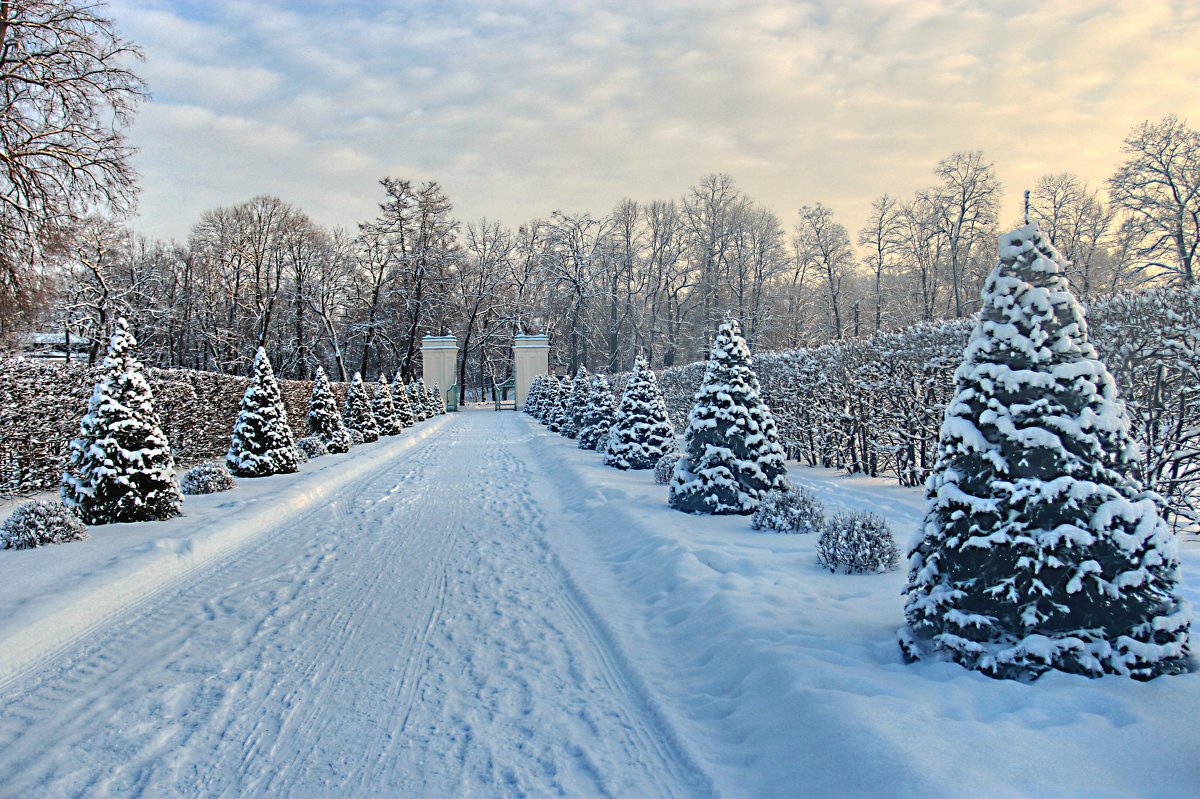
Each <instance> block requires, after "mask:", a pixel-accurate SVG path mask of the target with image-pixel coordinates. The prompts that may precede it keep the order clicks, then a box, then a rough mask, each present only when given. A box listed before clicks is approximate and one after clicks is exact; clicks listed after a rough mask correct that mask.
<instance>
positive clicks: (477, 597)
mask: <svg viewBox="0 0 1200 799" xmlns="http://www.w3.org/2000/svg"><path fill="white" fill-rule="evenodd" d="M792 476H793V479H794V480H795V481H797V482H799V483H801V484H803V485H807V486H809V487H811V488H813V489H814V490H816V491H817V492H818V493H820V494H821V495H822V496H823V498H824V499H825V501H826V506H827V509H831V510H833V509H838V508H839V507H846V508H873V509H875V510H877V511H879V512H881V513H882V514H883V515H884V516H886V517H887V518H888V519H889V520H890V521H891V522H892V523H893V525H894V527H895V529H896V530H897V533H898V534H899V537H900V538H901V541H902V543H907V542H908V539H909V538H910V537H911V535H912V533H913V531H914V530H915V527H916V523H917V519H918V518H919V515H920V512H921V497H920V492H919V491H915V490H911V489H901V488H898V487H897V486H895V485H894V484H889V483H888V482H886V481H881V480H870V479H866V478H847V477H843V476H839V475H836V474H834V473H831V472H822V471H816V470H800V469H794V470H793V474H792ZM665 491H666V489H665V487H663V486H657V485H654V483H653V480H652V478H651V477H650V475H649V473H647V472H637V473H620V472H616V471H614V470H612V469H608V468H605V467H604V466H602V465H601V464H600V457H599V456H598V455H596V454H594V453H587V452H581V451H579V450H577V449H575V448H574V442H569V441H566V440H565V439H562V438H561V437H559V436H558V435H556V434H553V433H548V432H546V431H545V430H544V428H542V427H540V426H539V425H536V424H535V423H533V422H531V421H529V420H528V419H527V418H525V417H524V416H521V415H517V414H513V413H493V412H491V411H468V412H463V413H458V414H454V415H451V416H448V417H441V418H439V419H437V420H434V421H431V422H426V423H423V424H421V425H418V427H417V428H416V432H415V433H413V432H408V433H406V435H405V436H403V437H400V438H397V439H391V440H387V441H384V442H381V443H378V444H372V445H366V446H361V447H357V448H355V450H354V451H353V452H351V453H349V454H347V455H333V456H327V457H325V458H320V459H318V460H316V461H314V462H312V463H310V464H308V465H306V466H305V467H304V468H303V471H302V472H301V473H300V474H298V475H288V476H278V477H272V478H265V479H261V480H243V481H240V485H239V487H238V489H237V490H235V491H233V492H229V493H226V494H218V495H213V496H209V497H189V498H188V499H187V500H186V502H185V505H184V510H185V516H184V517H183V518H180V519H175V520H172V521H169V522H163V523H155V524H143V525H117V526H112V527H109V528H95V529H93V531H92V535H93V537H92V538H91V539H90V540H89V541H86V542H82V543H77V544H68V545H62V546H57V547H48V548H44V549H41V550H36V551H32V552H0V707H3V708H4V712H3V714H0V796H4V797H8V796H11V797H27V796H74V795H88V796H117V795H120V796H127V795H131V794H132V795H138V794H141V795H145V796H210V795H217V796H239V795H249V796H263V795H267V796H288V797H302V796H339V797H341V796H437V797H440V796H522V795H529V796H620V797H635V796H636V797H642V796H645V797H651V796H654V797H657V796H680V797H690V796H709V795H719V796H730V797H735V796H745V797H765V796H800V795H812V796H830V795H844V794H845V795H887V796H933V795H941V796H978V795H988V796H992V795H1000V796H1003V795H1016V796H1031V795H1038V796H1045V795H1055V796H1059V795H1073V796H1097V795H1105V796H1107V795H1126V796H1128V795H1143V796H1195V795H1197V794H1200V761H1198V759H1197V757H1196V755H1197V750H1198V748H1200V747H1198V745H1197V744H1196V741H1197V740H1198V737H1200V736H1198V733H1200V674H1189V675H1185V676H1181V677H1169V678H1162V679H1159V680H1155V681H1152V682H1150V683H1137V682H1133V681H1130V680H1125V679H1117V678H1108V679H1102V680H1088V679H1085V678H1081V677H1067V676H1063V675H1050V676H1047V677H1045V678H1043V679H1042V680H1040V681H1038V682H1037V683H1036V684H1033V685H1023V684H1017V683H1011V682H1000V681H994V680H990V679H987V678H986V677H982V676H980V675H978V674H974V673H969V672H967V671H965V670H963V669H961V668H959V667H957V666H951V665H946V664H921V665H918V666H906V665H904V664H902V663H901V662H900V659H899V652H898V650H897V648H896V645H895V639H894V632H895V629H896V628H897V627H898V626H899V623H900V618H901V607H902V602H903V598H902V596H901V589H902V587H903V580H904V578H903V574H902V573H901V572H894V573H892V574H888V575H882V576H870V577H865V576H864V577H849V576H843V575H830V574H828V573H825V572H822V571H821V570H820V569H819V568H818V567H817V566H816V565H815V561H814V556H813V549H814V544H815V538H814V537H813V536H781V535H774V534H764V533H758V532H754V531H751V530H750V529H749V526H748V523H747V520H746V519H743V518H721V519H712V518H698V517H691V516H685V515H683V514H679V513H677V512H674V511H671V510H669V509H668V508H667V507H666V505H665ZM1184 550H1185V556H1184V562H1185V579H1186V586H1185V591H1186V593H1187V594H1188V595H1189V597H1190V598H1191V599H1192V601H1193V602H1194V603H1197V604H1200V596H1198V592H1197V591H1196V587H1197V586H1198V585H1200V552H1198V547H1197V544H1195V543H1191V542H1189V543H1187V544H1185V546H1184Z"/></svg>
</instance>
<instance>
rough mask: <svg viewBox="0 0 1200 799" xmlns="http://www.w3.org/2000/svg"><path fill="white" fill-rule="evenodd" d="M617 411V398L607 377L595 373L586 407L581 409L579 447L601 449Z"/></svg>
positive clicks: (589, 388)
mask: <svg viewBox="0 0 1200 799" xmlns="http://www.w3.org/2000/svg"><path fill="white" fill-rule="evenodd" d="M616 412H617V399H616V397H614V396H613V393H612V389H611V388H609V386H608V378H607V377H605V376H604V375H596V376H595V377H593V378H592V380H591V383H590V385H589V387H588V398H587V407H585V408H584V410H583V419H582V420H581V421H582V422H583V428H582V429H581V430H580V431H579V448H580V449H603V448H604V445H605V442H606V441H607V440H608V432H609V430H610V429H611V428H612V425H613V420H614V418H615V416H616Z"/></svg>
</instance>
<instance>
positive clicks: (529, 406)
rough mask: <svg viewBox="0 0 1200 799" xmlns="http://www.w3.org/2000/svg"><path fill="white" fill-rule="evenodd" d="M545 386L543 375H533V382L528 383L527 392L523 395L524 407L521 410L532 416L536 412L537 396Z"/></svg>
mask: <svg viewBox="0 0 1200 799" xmlns="http://www.w3.org/2000/svg"><path fill="white" fill-rule="evenodd" d="M545 384H546V380H545V375H534V377H533V380H531V381H529V391H528V392H526V394H525V405H524V406H523V407H522V408H521V410H523V411H524V412H525V413H527V414H529V415H530V416H533V414H534V411H535V410H537V402H538V396H539V395H540V394H541V391H542V387H543V386H545Z"/></svg>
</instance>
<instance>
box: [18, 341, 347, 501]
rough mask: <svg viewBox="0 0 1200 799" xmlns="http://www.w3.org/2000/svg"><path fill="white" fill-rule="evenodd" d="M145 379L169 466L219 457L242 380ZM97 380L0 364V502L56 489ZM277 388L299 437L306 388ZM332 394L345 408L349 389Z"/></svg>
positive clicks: (88, 372)
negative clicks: (2, 498) (171, 456)
mask: <svg viewBox="0 0 1200 799" xmlns="http://www.w3.org/2000/svg"><path fill="white" fill-rule="evenodd" d="M145 374H146V378H147V379H148V380H149V382H150V388H151V390H152V391H153V392H154V408H155V410H156V412H157V413H158V418H159V423H160V424H161V426H162V429H163V432H164V433H165V434H166V435H167V438H168V440H169V441H170V442H171V449H172V452H173V454H174V456H175V460H176V461H177V462H184V463H187V462H193V463H194V462H196V461H202V460H206V459H209V458H218V457H222V456H224V454H225V451H226V450H227V449H228V448H229V435H230V432H231V431H232V430H233V423H234V420H235V419H237V415H238V406H239V404H240V403H241V401H242V396H243V395H244V394H245V392H246V386H247V384H248V383H249V382H250V381H249V379H248V378H245V377H235V376H232V375H222V374H215V373H212V372H198V371H193V370H189V369H152V368H147V369H146V370H145ZM102 377H103V370H102V369H101V368H100V366H99V365H97V366H96V367H94V368H89V367H88V366H87V365H86V364H81V363H71V364H66V363H62V362H61V361H51V362H47V361H36V360H30V359H26V358H20V357H13V356H8V357H0V430H3V431H4V436H3V437H0V495H3V496H14V495H16V496H19V495H22V494H32V493H36V492H39V491H49V490H55V489H57V487H58V485H59V483H60V481H61V480H62V475H63V469H64V466H65V464H66V454H67V447H68V445H69V444H70V441H71V439H73V438H77V437H78V436H79V422H80V419H82V418H83V414H84V412H85V411H86V410H87V405H88V399H89V398H90V397H91V395H92V389H93V387H94V386H95V385H96V383H97V382H98V381H99V380H100V379H101V378H102ZM278 382H279V389H280V391H281V393H282V395H283V402H284V405H285V406H286V408H287V412H288V420H289V421H290V423H291V426H292V429H293V431H294V433H295V435H296V437H297V438H298V437H300V436H303V435H305V434H306V433H307V431H306V430H305V424H306V418H307V415H308V401H309V398H310V397H311V395H312V388H313V384H312V381H310V380H280V381H278ZM332 387H333V391H334V396H335V399H336V401H337V402H338V403H339V404H340V403H342V402H344V401H345V398H346V390H347V388H348V385H347V384H346V383H333V384H332Z"/></svg>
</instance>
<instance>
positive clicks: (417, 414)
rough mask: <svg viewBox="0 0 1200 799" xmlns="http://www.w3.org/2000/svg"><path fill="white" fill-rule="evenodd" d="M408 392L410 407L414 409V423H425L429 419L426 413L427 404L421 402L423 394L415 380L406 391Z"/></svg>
mask: <svg viewBox="0 0 1200 799" xmlns="http://www.w3.org/2000/svg"><path fill="white" fill-rule="evenodd" d="M406 391H407V392H408V405H409V407H410V408H412V415H413V421H414V422H423V421H425V420H426V419H428V418H429V416H428V415H427V414H426V413H425V403H423V402H421V392H420V389H419V387H418V381H416V380H414V381H412V382H411V383H409V384H408V388H407V389H406Z"/></svg>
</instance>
